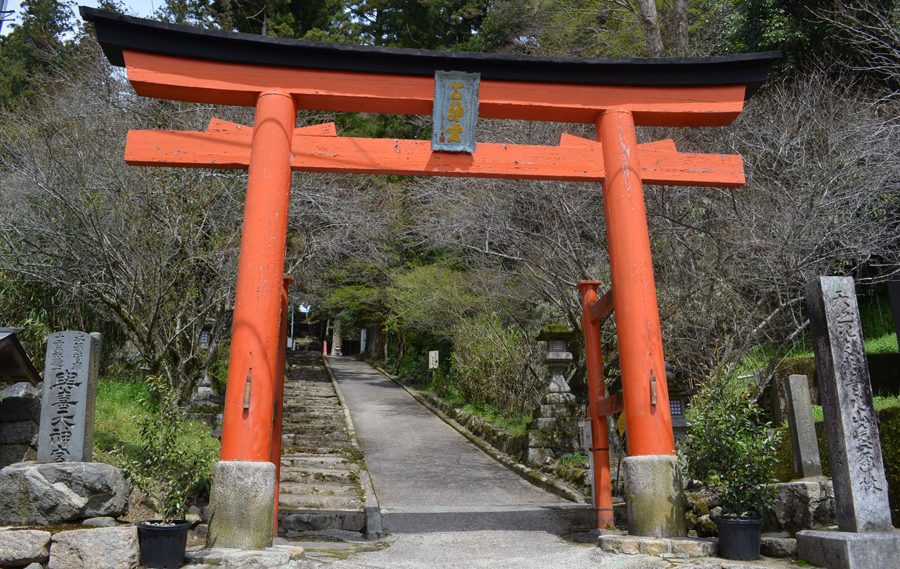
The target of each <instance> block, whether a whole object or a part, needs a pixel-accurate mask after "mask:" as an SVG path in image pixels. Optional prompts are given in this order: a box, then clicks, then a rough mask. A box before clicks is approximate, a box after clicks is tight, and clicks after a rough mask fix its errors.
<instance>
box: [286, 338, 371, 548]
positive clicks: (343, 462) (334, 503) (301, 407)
mask: <svg viewBox="0 0 900 569" xmlns="http://www.w3.org/2000/svg"><path fill="white" fill-rule="evenodd" d="M287 357H288V366H287V378H286V381H285V389H284V422H283V423H282V456H281V476H280V484H279V496H278V502H279V506H278V508H279V513H278V520H279V524H278V533H279V535H281V536H284V537H295V536H297V535H300V533H302V532H304V531H322V530H329V529H341V530H349V531H362V530H363V529H364V528H365V519H366V518H365V513H364V508H365V504H364V501H363V500H361V499H360V496H361V495H363V494H362V492H361V487H360V484H359V466H358V465H357V464H355V463H353V462H350V461H348V460H347V458H346V457H345V455H344V453H345V452H346V449H348V448H350V447H351V443H350V438H349V436H348V434H347V425H346V420H345V417H344V408H343V407H342V406H341V403H340V400H339V399H338V397H337V393H336V392H335V390H334V386H333V385H332V383H331V379H330V378H329V376H328V374H327V372H326V370H325V367H324V365H323V364H322V361H321V358H320V356H318V355H314V354H294V353H290V352H289V353H288V354H287Z"/></svg>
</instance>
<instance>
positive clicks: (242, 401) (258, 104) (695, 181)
mask: <svg viewBox="0 0 900 569" xmlns="http://www.w3.org/2000/svg"><path fill="white" fill-rule="evenodd" d="M81 13H82V15H83V16H84V17H85V19H86V20H88V21H90V22H91V23H93V24H94V26H95V28H96V31H97V35H98V39H99V41H100V43H101V45H102V46H103V49H104V52H105V53H106V55H107V57H108V58H109V60H110V62H112V63H113V64H114V65H119V66H124V67H125V68H126V69H127V73H128V79H129V81H130V82H131V84H132V85H133V86H134V88H135V90H136V92H137V93H138V94H139V95H144V96H148V97H156V98H163V99H172V100H181V101H193V102H202V103H214V104H226V105H242V106H252V107H255V109H256V116H255V120H254V124H253V126H252V127H247V126H242V125H235V124H232V123H227V122H224V121H219V120H216V119H214V120H213V121H212V122H211V123H210V126H209V128H208V130H207V131H204V132H172V131H132V132H130V133H129V136H128V142H127V146H126V152H125V155H126V160H127V161H128V162H129V163H130V164H134V165H145V166H146V165H157V166H179V167H185V166H187V167H206V168H246V169H247V170H248V185H247V197H246V203H245V210H244V223H243V228H242V237H241V252H240V258H239V267H238V283H237V294H236V301H235V312H234V323H233V330H232V348H231V360H230V362H229V371H228V384H227V390H226V400H225V413H224V424H223V431H222V453H221V459H222V461H223V462H227V463H228V464H229V466H228V468H222V469H221V472H223V473H225V472H231V473H232V474H230V475H227V474H221V478H220V477H219V476H220V469H219V467H218V466H217V471H216V478H215V479H214V488H213V499H214V500H213V501H216V502H217V504H213V508H214V509H215V511H216V512H217V514H216V516H217V517H216V519H214V521H213V523H211V524H210V538H209V539H210V545H217V546H226V547H262V546H265V545H266V544H267V541H266V539H265V538H264V537H259V538H258V539H257V538H252V539H251V538H250V537H246V536H243V535H241V532H240V531H238V530H241V529H245V530H246V532H249V533H253V531H254V529H253V528H254V527H255V526H258V525H259V524H261V523H264V518H265V517H266V516H268V520H269V522H268V523H269V524H270V525H269V526H268V528H269V530H271V528H272V525H271V523H272V514H271V500H272V497H271V496H270V497H269V500H270V501H269V508H268V509H265V506H264V504H261V503H260V504H256V505H254V504H255V503H254V502H252V500H251V503H249V504H248V503H246V500H247V496H248V493H249V494H253V493H254V492H256V490H257V488H256V486H259V485H260V484H261V482H260V483H259V484H256V483H255V482H252V481H254V480H256V481H263V482H265V480H267V479H266V478H265V477H266V476H269V477H271V476H272V475H270V474H265V475H263V474H260V472H262V471H258V470H253V468H256V467H255V466H253V465H261V464H262V465H264V464H266V463H267V462H268V461H270V460H272V461H276V462H277V458H275V457H274V456H273V454H272V453H273V448H274V446H273V443H272V435H273V419H275V418H277V417H278V416H280V401H278V399H279V398H278V396H277V393H278V391H279V387H280V382H281V381H283V377H281V378H279V377H278V375H279V373H280V372H279V370H280V369H281V364H282V363H283V362H280V361H279V359H280V358H283V353H280V349H279V348H278V343H279V322H280V318H281V307H282V302H283V301H282V275H283V269H284V253H285V242H286V235H287V216H288V205H289V194H290V179H291V171H292V170H298V171H315V172H342V173H367V174H405V175H436V176H472V177H500V178H511V179H544V180H567V181H583V182H602V183H603V202H604V211H605V220H606V227H607V231H606V232H607V240H608V246H609V258H610V272H611V278H612V288H613V290H614V291H615V294H614V295H613V297H612V308H613V309H614V315H615V321H616V327H617V331H618V336H619V351H620V361H621V367H622V377H623V381H622V383H623V406H624V411H625V414H626V419H627V422H628V428H629V455H630V456H629V458H628V459H626V463H628V461H629V460H630V461H632V462H631V465H632V468H633V469H635V473H636V474H635V479H638V478H641V475H642V473H643V474H646V475H647V476H649V478H645V479H643V483H642V485H640V486H637V487H634V488H631V489H630V490H629V492H630V494H629V499H633V501H634V502H635V503H638V502H641V503H645V504H648V505H649V506H652V507H646V508H643V509H641V510H640V512H639V513H636V514H635V516H636V517H637V518H640V519H632V520H631V526H632V531H633V532H637V533H641V534H644V535H682V534H683V533H684V531H685V529H684V527H683V522H681V523H679V519H681V520H683V512H682V513H681V514H678V513H677V512H675V511H674V510H677V506H678V494H679V493H680V488H677V487H676V485H675V484H674V480H675V477H676V472H675V461H674V456H673V453H674V441H673V437H672V427H671V418H670V415H669V401H668V390H667V386H666V376H665V369H664V363H663V350H662V336H661V332H660V324H659V314H658V308H657V302H656V288H655V283H654V277H653V267H652V259H651V252H650V238H649V232H648V228H647V219H646V211H645V206H644V194H643V183H655V184H667V185H694V186H720V187H737V186H740V185H742V184H743V183H744V175H743V166H742V161H741V158H740V156H730V155H718V154H716V155H710V154H685V153H680V152H678V151H677V150H676V149H675V147H674V144H673V143H672V142H671V141H657V142H652V143H648V144H638V143H637V138H636V135H635V126H636V125H648V126H649V125H655V126H715V125H724V124H728V123H730V122H731V121H732V120H734V118H735V117H737V116H738V114H739V113H740V112H741V110H742V109H743V105H744V100H745V98H746V97H747V96H748V95H749V94H750V93H751V92H752V91H753V90H755V89H756V88H757V87H758V86H759V85H760V84H762V83H763V82H764V81H765V79H766V76H767V73H768V69H769V66H770V65H771V62H772V60H773V59H774V58H775V57H776V55H777V54H772V53H768V54H751V55H745V56H735V57H726V58H706V59H693V60H685V59H671V60H666V59H660V60H619V61H617V60H601V59H595V60H584V59H571V58H569V59H566V58H529V57H520V56H506V55H494V54H453V53H441V52H424V51H418V50H397V49H387V48H363V47H357V46H334V45H327V44H317V43H313V42H302V41H293V40H272V39H270V38H261V37H258V36H248V35H244V34H231V33H224V32H211V31H204V30H197V29H193V28H186V27H183V26H174V25H169V24H163V23H159V22H150V21H147V20H141V19H137V18H130V17H126V16H121V15H117V14H112V13H109V12H101V11H97V10H93V9H90V8H84V7H82V8H81ZM441 69H443V70H454V71H463V72H477V73H480V75H481V87H480V94H479V108H478V113H479V116H481V117H484V118H498V119H522V120H540V121H561V122H579V123H588V124H593V125H595V127H596V129H597V137H598V139H599V142H598V141H593V140H586V139H582V138H578V137H573V136H570V135H563V137H562V139H561V141H560V145H559V146H533V145H511V144H491V143H482V142H479V143H478V145H477V148H476V151H475V152H474V153H471V154H447V153H441V152H432V151H431V149H430V148H429V145H428V143H427V142H423V141H416V140H393V139H360V138H344V137H339V136H337V133H336V132H335V129H334V126H333V125H313V126H308V127H302V128H297V127H296V120H297V109H298V108H300V109H308V110H328V111H361V112H378V113H396V114H420V115H428V114H431V112H432V106H433V99H434V88H435V83H434V73H435V71H437V70H441ZM595 289H596V286H594V288H593V289H590V287H589V288H585V289H584V290H582V294H583V295H586V296H584V303H585V304H584V307H585V310H586V311H590V310H593V309H592V308H591V307H592V306H594V305H595V304H596V303H597V302H598V301H597V298H596V290H595ZM607 304H608V303H607ZM608 308H609V307H607V308H605V310H608ZM586 313H587V312H586ZM588 328H590V327H588ZM588 328H586V330H588ZM590 330H595V329H594V328H590ZM594 336H598V334H596V333H594V331H589V333H586V339H587V338H588V337H590V338H594ZM592 341H599V340H598V339H597V338H594V339H593V340H592ZM597 354H599V352H597ZM597 357H599V356H597ZM592 361H593V360H592ZM598 361H599V360H598ZM595 363H596V362H595ZM595 367H596V366H595ZM596 375H597V374H592V375H591V377H590V378H589V379H590V381H591V386H589V387H590V389H589V391H590V392H591V393H592V394H593V395H591V398H592V399H591V401H592V403H591V404H592V405H594V410H593V411H592V413H593V414H592V418H594V419H596V413H598V412H602V410H603V407H602V405H600V403H601V401H600V400H599V399H597V394H598V393H599V397H602V395H603V390H602V384H601V385H599V386H598V385H596V383H597V382H599V381H600V379H598V378H597V377H596ZM594 399H597V401H596V402H593V400H594ZM598 405H600V406H599V407H598ZM598 456H600V459H601V460H602V454H601V455H598ZM607 460H608V459H607ZM234 461H237V463H235V462H234ZM223 462H220V466H221V465H222V464H223ZM242 464H243V465H246V468H245V467H242V466H241V465H242ZM599 466H602V465H599ZM266 472H268V471H266ZM603 472H604V469H603V468H595V474H597V476H600V475H601V473H603ZM605 472H606V475H608V464H607V466H606V469H605ZM660 473H661V474H660ZM229 476H230V477H229ZM254 476H258V477H257V478H254ZM648 480H649V481H650V482H649V483H647V481H648ZM606 482H607V483H608V480H606ZM251 484H256V486H253V485H251ZM217 487H218V490H217ZM225 487H227V488H228V489H227V490H222V488H225ZM599 487H600V486H598V488H599ZM607 487H608V485H607ZM607 498H608V496H607ZM274 499H275V500H277V496H275V497H274ZM595 499H597V500H598V501H597V507H598V525H599V527H608V526H610V525H611V523H612V517H611V511H607V510H608V508H603V507H600V501H601V500H602V499H604V498H602V497H595ZM260 511H262V514H260ZM260 516H262V517H260ZM256 531H257V534H258V533H259V532H258V529H257V530H256ZM246 532H245V533H246ZM217 540H218V541H217ZM268 543H271V532H269V538H268Z"/></svg>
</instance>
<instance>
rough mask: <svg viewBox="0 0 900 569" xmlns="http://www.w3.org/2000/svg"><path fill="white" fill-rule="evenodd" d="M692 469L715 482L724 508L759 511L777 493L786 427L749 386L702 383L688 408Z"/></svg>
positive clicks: (709, 482) (755, 513)
mask: <svg viewBox="0 0 900 569" xmlns="http://www.w3.org/2000/svg"><path fill="white" fill-rule="evenodd" d="M687 419H688V425H689V426H688V431H687V439H686V441H685V445H684V451H683V452H684V454H685V456H686V459H687V464H688V473H689V475H690V476H691V477H692V478H695V479H699V480H701V481H703V482H704V483H705V484H707V485H709V486H711V487H713V488H714V490H715V491H716V493H717V494H718V495H719V498H720V500H721V503H722V510H723V513H724V514H726V515H732V516H745V515H748V514H749V515H751V516H754V517H759V515H760V513H761V512H762V511H763V509H764V508H765V507H766V506H767V505H769V504H770V503H771V501H772V499H773V498H774V494H773V491H772V488H771V487H769V486H767V484H768V483H769V482H772V481H773V479H774V467H775V463H776V461H777V459H778V457H777V454H776V453H777V449H778V446H779V444H780V440H781V439H780V433H778V432H777V431H776V430H774V429H772V428H771V425H769V424H768V423H765V422H763V419H762V410H761V409H760V408H759V406H758V405H756V403H755V402H754V401H753V400H752V399H751V397H750V393H749V390H748V386H747V385H745V384H742V383H741V382H739V381H738V380H736V379H734V378H714V379H712V380H710V381H709V382H708V383H706V384H705V385H704V386H703V387H701V389H700V391H699V392H698V394H697V396H696V397H695V398H694V400H693V402H692V405H691V407H690V409H689V410H688V414H687Z"/></svg>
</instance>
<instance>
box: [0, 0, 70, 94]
mask: <svg viewBox="0 0 900 569" xmlns="http://www.w3.org/2000/svg"><path fill="white" fill-rule="evenodd" d="M22 9H23V11H22V22H21V23H20V24H18V25H15V27H14V29H13V31H12V33H10V34H9V35H7V36H5V37H2V38H0V70H2V72H0V106H10V105H14V104H18V103H22V102H25V101H28V100H31V99H32V98H33V95H34V93H35V91H37V90H38V89H39V87H41V86H42V85H43V84H44V83H47V82H48V81H49V80H50V79H52V77H53V76H54V75H56V74H57V73H58V71H59V70H60V69H61V68H63V67H64V66H65V64H66V63H67V62H69V61H71V58H72V57H73V56H74V54H75V51H76V50H77V41H76V40H77V38H76V32H77V29H76V27H75V24H74V18H73V14H72V7H71V4H70V3H68V2H59V1H58V0H24V1H23V2H22Z"/></svg>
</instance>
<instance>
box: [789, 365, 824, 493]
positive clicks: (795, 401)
mask: <svg viewBox="0 0 900 569" xmlns="http://www.w3.org/2000/svg"><path fill="white" fill-rule="evenodd" d="M784 396H785V399H786V403H787V412H788V413H787V415H788V425H789V426H790V430H791V450H792V451H793V453H792V454H793V456H794V473H795V474H797V475H798V476H800V478H810V477H813V476H822V460H821V459H820V458H819V443H818V440H817V439H816V425H815V423H814V422H813V416H812V405H811V403H810V401H809V383H808V382H807V379H806V376H805V375H791V376H789V377H788V378H787V379H786V380H784Z"/></svg>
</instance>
